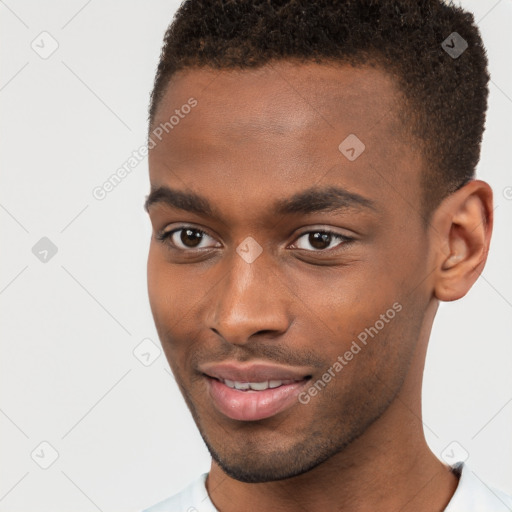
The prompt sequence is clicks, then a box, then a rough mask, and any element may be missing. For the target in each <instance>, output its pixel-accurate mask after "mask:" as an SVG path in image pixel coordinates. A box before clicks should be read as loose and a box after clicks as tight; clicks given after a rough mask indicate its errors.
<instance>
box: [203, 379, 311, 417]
mask: <svg viewBox="0 0 512 512" xmlns="http://www.w3.org/2000/svg"><path fill="white" fill-rule="evenodd" d="M206 380H207V381H208V391H209V393H210V397H211V398H212V400H213V403H214V405H215V407H216V408H217V410H218V411H220V412H221V413H222V414H224V415H225V416H227V417H228V418H231V419H233V420H240V421H257V420H263V419H265V418H270V417H271V416H275V415H276V414H278V413H280V412H282V411H284V410H286V409H288V408H289V407H291V406H292V405H293V404H295V403H297V401H298V399H297V395H299V393H300V391H301V389H302V388H303V387H304V386H305V385H306V383H307V381H308V380H309V379H304V380H301V381H298V382H294V383H292V384H285V385H283V386H279V387H277V388H268V389H265V390H264V391H240V390H238V389H233V388H230V387H228V386H226V385H225V384H224V383H223V382H221V381H219V380H216V379H213V378H211V377H206Z"/></svg>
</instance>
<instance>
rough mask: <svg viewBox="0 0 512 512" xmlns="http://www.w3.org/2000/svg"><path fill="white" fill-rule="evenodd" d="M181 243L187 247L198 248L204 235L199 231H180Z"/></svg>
mask: <svg viewBox="0 0 512 512" xmlns="http://www.w3.org/2000/svg"><path fill="white" fill-rule="evenodd" d="M180 231H181V235H180V241H181V242H182V243H183V245H184V246H186V247H197V246H198V245H199V244H200V243H201V239H202V236H203V233H202V232H201V231H199V230H198V229H180Z"/></svg>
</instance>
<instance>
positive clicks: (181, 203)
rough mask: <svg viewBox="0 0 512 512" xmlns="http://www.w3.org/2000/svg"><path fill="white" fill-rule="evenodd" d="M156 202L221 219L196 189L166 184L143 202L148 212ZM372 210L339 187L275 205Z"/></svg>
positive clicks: (277, 209)
mask: <svg viewBox="0 0 512 512" xmlns="http://www.w3.org/2000/svg"><path fill="white" fill-rule="evenodd" d="M153 204H164V205H166V206H169V207H171V208H177V209H180V210H184V211H187V212H192V213H197V214H199V215H202V216H207V217H217V218H219V219H222V214H221V213H220V212H219V211H218V210H217V209H216V208H215V207H214V206H213V205H212V204H211V203H210V202H209V201H208V199H206V198H205V197H203V196H201V195H199V194H197V193H195V192H183V191H180V190H175V189H172V188H169V187H167V186H165V185H164V186H160V187H157V188H154V189H152V190H151V192H150V193H149V194H148V196H147V197H146V201H145V202H144V209H145V210H146V211H147V212H148V213H149V207H150V206H151V205H153ZM354 208H357V209H362V208H364V209H371V210H374V211H377V208H376V206H375V203H374V202H373V201H371V200H370V199H367V198H365V197H363V196H361V195H359V194H356V193H354V192H349V191H348V190H345V189H343V188H340V187H335V186H329V187H312V188H309V189H306V190H304V191H302V192H297V193H296V194H294V195H293V196H291V197H289V198H286V199H279V200H277V201H276V202H275V203H274V205H273V212H274V213H275V214H276V215H293V214H303V215H308V214H311V213H317V212H337V211H338V212H340V211H343V210H348V209H354Z"/></svg>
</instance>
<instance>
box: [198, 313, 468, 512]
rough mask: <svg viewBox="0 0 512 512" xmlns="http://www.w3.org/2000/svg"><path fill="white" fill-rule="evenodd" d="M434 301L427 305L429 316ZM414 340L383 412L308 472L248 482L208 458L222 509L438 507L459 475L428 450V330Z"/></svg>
mask: <svg viewBox="0 0 512 512" xmlns="http://www.w3.org/2000/svg"><path fill="white" fill-rule="evenodd" d="M436 309H437V305H436V304H433V305H432V308H431V317H432V318H431V320H432V321H433V317H434V315H435V311H436ZM428 320H430V318H427V319H426V322H425V325H427V326H429V327H428V329H424V330H425V331H426V332H423V333H422V336H421V338H420V340H419V342H418V345H417V348H416V352H415V354H414V357H413V360H412V362H411V367H410V369H409V372H408V375H407V378H406V380H405V381H404V384H403V386H402V388H401V390H400V392H399V393H398V395H397V396H396V397H395V399H394V400H393V402H392V403H391V405H390V406H389V407H388V409H387V410H386V411H385V413H384V414H383V415H382V416H381V417H380V418H379V419H378V420H376V421H375V422H374V423H373V424H372V425H371V426H370V427H369V428H368V429H367V430H366V431H365V433H364V434H363V435H362V436H360V437H359V438H358V439H356V440H355V441H353V442H352V443H351V444H350V445H349V446H348V447H346V448H345V449H344V450H343V451H342V452H340V453H338V454H336V455H335V456H333V457H331V458H330V459H329V460H327V461H325V462H324V463H322V464H320V465H319V466H317V467H316V468H314V469H313V470H311V471H308V472H307V473H304V474H301V475H298V476H296V477H293V478H288V479H286V480H279V481H273V482H265V483H259V484H248V483H244V482H239V481H238V480H235V479H233V478H231V477H229V476H227V475H226V474H225V473H224V472H223V471H222V470H221V468H220V467H219V466H218V465H217V464H216V463H215V462H212V467H211V471H210V473H209V475H208V479H207V489H208V493H209V495H210V498H211V500H212V502H213V503H214V505H215V506H216V508H217V509H218V510H219V511H221V512H232V511H233V512H234V511H237V510H240V503H243V504H244V510H246V511H247V512H252V511H260V510H273V511H276V512H288V511H296V510H297V509H301V510H308V511H310V512H316V511H325V510H337V511H339V512H348V511H350V512H362V511H367V510H379V511H380V512H392V511H393V512H396V511H397V510H400V511H401V512H413V511H414V512H427V511H428V512H434V511H436V512H441V511H443V510H444V509H445V507H446V506H447V504H448V502H449V501H450V499H451V497H452V496H453V493H454V492H455V489H456V487H457V484H458V478H457V477H456V476H455V475H454V474H453V473H452V472H451V471H450V468H449V467H448V466H446V465H444V464H443V463H441V462H440V461H439V460H438V459H437V457H436V456H435V455H434V454H433V453H432V452H431V450H430V449H429V447H428V445H427V443H426V440H425V436H424V431H423V423H422V419H421V399H420V397H421V383H422V377H423V367H424V361H425V355H426V348H427V343H428V338H429V335H430V326H431V325H432V322H429V321H428Z"/></svg>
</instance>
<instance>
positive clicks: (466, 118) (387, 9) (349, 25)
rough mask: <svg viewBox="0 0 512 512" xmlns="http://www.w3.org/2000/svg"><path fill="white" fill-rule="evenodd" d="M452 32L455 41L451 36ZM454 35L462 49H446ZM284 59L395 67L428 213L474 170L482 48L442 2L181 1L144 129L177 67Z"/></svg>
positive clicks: (457, 12) (467, 24)
mask: <svg viewBox="0 0 512 512" xmlns="http://www.w3.org/2000/svg"><path fill="white" fill-rule="evenodd" d="M454 32H456V33H457V34H458V35H456V36H455V37H459V36H460V38H462V39H458V41H457V40H454V39H453V36H452V34H453V33H454ZM450 37H451V39H450ZM445 40H446V41H447V42H446V43H443V41H445ZM456 43H457V45H458V48H461V49H463V48H464V46H465V44H466V43H467V49H466V50H465V51H463V52H462V54H460V55H456V54H453V52H452V54H450V53H449V51H446V50H449V47H453V46H455V44H456ZM286 59H288V60H294V61H297V60H298V61H315V62H318V63H321V62H327V61H330V62H332V61H334V62H340V63H350V64H352V65H354V66H360V65H363V64H365V63H366V64H371V65H380V66H381V67H382V68H383V70H384V71H390V72H392V73H393V76H394V77H395V79H396V80H398V82H399V86H400V88H401V91H402V92H403V93H404V95H405V98H406V100H407V106H404V108H403V109H402V110H403V111H404V112H401V113H397V114H399V115H400V118H401V119H402V120H403V121H404V122H405V123H406V124H407V125H408V129H409V131H408V133H410V134H411V135H413V136H414V137H415V139H416V140H417V141H418V142H419V144H418V146H419V149H420V151H421V153H422V155H423V159H424V162H425V165H426V169H427V171H426V172H423V176H422V187H423V192H424V194H423V198H422V201H421V202H422V204H421V205H420V206H422V208H421V209H422V211H423V213H424V215H425V217H426V218H429V217H430V213H431V212H432V211H433V210H434V209H435V207H437V206H438V204H439V203H440V201H441V200H442V199H443V198H445V197H446V196H447V195H449V194H450V193H452V192H454V191H455V190H457V189H458V188H459V187H461V186H463V185H464V184H465V183H467V182H468V181H470V180H471V179H473V178H474V177H475V168H476V165H477V163H478V160H479V158H480V145H481V140H482V135H483V131H484V125H485V114H486V109H487V97H488V92H489V91H488V81H489V74H488V70H487V55H486V51H485V48H484V46H483V43H482V39H481V36H480V32H479V30H478V27H477V26H476V24H475V21H474V17H473V15H472V14H471V13H469V12H466V11H464V10H463V9H462V8H461V7H458V6H455V5H453V2H451V3H448V2H445V1H442V0H186V1H184V2H183V3H182V4H181V6H180V7H179V9H178V10H177V12H176V14H175V17H174V19H173V21H172V23H171V25H170V26H169V27H168V29H167V31H166V33H165V37H164V45H163V48H162V53H161V56H160V61H159V64H158V69H157V73H156V77H155V83H154V88H153V91H152V93H151V101H150V107H149V127H150V129H151V127H152V124H153V121H154V118H155V113H156V110H157V107H158V105H159V103H160V101H161V99H162V97H163V95H164V93H165V90H166V88H167V85H168V84H169V81H170V79H171V77H172V76H173V75H174V74H175V73H176V72H177V71H179V70H181V69H183V68H193V67H210V68H213V69H236V68H237V69H248V68H254V67H260V66H263V65H265V64H267V63H270V62H273V61H277V60H286Z"/></svg>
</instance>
